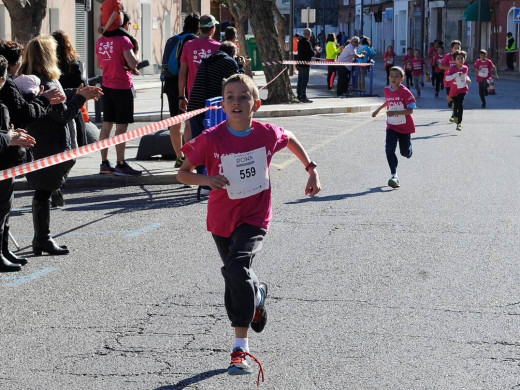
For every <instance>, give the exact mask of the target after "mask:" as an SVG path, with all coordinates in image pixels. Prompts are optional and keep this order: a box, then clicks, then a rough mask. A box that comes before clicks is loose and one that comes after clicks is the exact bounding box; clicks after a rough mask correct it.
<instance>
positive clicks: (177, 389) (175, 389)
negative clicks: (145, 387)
mask: <svg viewBox="0 0 520 390" xmlns="http://www.w3.org/2000/svg"><path fill="white" fill-rule="evenodd" d="M224 373H227V370H226V369H224V368H220V369H218V370H211V371H206V372H201V373H200V374H197V375H194V376H192V377H191V378H186V379H183V380H181V381H180V382H178V383H176V384H175V385H167V386H161V387H157V388H155V389H154V390H181V389H185V388H186V387H188V386H191V385H194V384H196V383H199V382H201V381H203V380H205V379H209V378H211V377H214V376H216V375H221V374H224Z"/></svg>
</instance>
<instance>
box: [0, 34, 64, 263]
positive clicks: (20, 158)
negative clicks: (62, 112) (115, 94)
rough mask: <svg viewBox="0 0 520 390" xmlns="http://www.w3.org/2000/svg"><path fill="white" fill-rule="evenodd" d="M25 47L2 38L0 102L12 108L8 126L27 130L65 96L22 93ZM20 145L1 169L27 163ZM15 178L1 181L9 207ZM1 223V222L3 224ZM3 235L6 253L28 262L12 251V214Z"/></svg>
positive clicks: (1, 163) (14, 259) (7, 153)
mask: <svg viewBox="0 0 520 390" xmlns="http://www.w3.org/2000/svg"><path fill="white" fill-rule="evenodd" d="M22 53H23V46H21V45H19V44H18V43H16V42H10V41H3V40H0V55H1V56H3V57H5V59H6V60H7V78H6V80H5V84H4V86H3V88H1V89H0V101H1V102H2V103H3V104H4V105H5V106H6V107H7V109H8V110H9V118H10V119H9V120H8V122H9V123H7V125H8V126H7V127H6V129H7V128H9V126H10V125H13V127H14V128H16V129H25V128H26V126H27V124H28V123H31V122H34V121H35V120H37V119H38V118H40V117H42V116H44V115H46V114H47V108H48V107H49V105H50V104H59V103H61V102H62V101H63V100H64V99H65V95H63V94H62V93H61V92H60V90H59V89H53V90H48V91H45V92H43V93H41V94H40V95H39V96H37V97H35V98H34V99H33V100H31V102H27V101H25V99H24V97H23V96H22V93H21V92H20V90H19V89H18V87H17V86H16V84H15V83H14V82H13V77H15V76H16V73H17V72H18V69H19V68H20V65H21V64H22ZM17 145H19V144H16V143H15V144H11V146H10V147H9V148H7V149H6V150H5V151H4V152H3V153H2V155H1V156H0V170H3V169H6V168H11V167H14V166H16V165H19V164H21V163H23V162H24V159H25V151H24V149H22V148H21V147H19V146H17ZM13 183H14V179H7V180H3V181H1V182H0V196H1V197H2V200H3V201H7V200H9V202H10V203H9V209H11V203H12V198H13V189H14V185H13ZM0 225H1V224H0ZM0 228H3V229H2V230H3V232H2V234H0V246H1V248H2V251H1V254H2V256H3V257H4V258H5V259H6V260H7V261H9V262H11V263H14V264H22V265H24V264H26V263H27V259H26V258H23V257H19V256H16V255H15V254H14V253H13V252H11V251H10V250H9V246H8V245H9V213H8V214H7V216H6V218H5V221H4V223H3V226H0Z"/></svg>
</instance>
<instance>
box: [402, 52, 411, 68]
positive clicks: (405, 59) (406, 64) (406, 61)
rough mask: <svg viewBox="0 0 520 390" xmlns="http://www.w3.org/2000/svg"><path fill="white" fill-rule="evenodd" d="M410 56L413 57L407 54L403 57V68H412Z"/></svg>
mask: <svg viewBox="0 0 520 390" xmlns="http://www.w3.org/2000/svg"><path fill="white" fill-rule="evenodd" d="M412 58H413V57H412V56H409V55H408V54H407V55H405V56H404V57H403V65H404V70H412V67H411V66H410V60H411V59H412Z"/></svg>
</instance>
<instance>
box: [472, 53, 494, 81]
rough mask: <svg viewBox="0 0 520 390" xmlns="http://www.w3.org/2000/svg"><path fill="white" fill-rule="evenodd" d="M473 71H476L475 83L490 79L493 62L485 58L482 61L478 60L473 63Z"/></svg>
mask: <svg viewBox="0 0 520 390" xmlns="http://www.w3.org/2000/svg"><path fill="white" fill-rule="evenodd" d="M474 66H475V69H476V70H477V82H479V83H480V82H481V81H484V80H487V79H490V78H491V71H492V70H493V69H495V65H494V64H493V61H491V60H490V59H489V58H486V59H485V60H484V61H482V60H481V59H480V58H479V59H478V60H476V61H475V65H474Z"/></svg>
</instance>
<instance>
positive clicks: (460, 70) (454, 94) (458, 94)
mask: <svg viewBox="0 0 520 390" xmlns="http://www.w3.org/2000/svg"><path fill="white" fill-rule="evenodd" d="M453 59H454V60H455V65H454V66H452V67H450V68H449V69H448V70H447V71H446V76H445V78H446V81H448V82H450V83H451V85H450V97H451V99H452V101H453V115H452V117H451V119H450V122H455V123H457V128H456V129H457V130H459V131H461V130H462V113H463V111H464V98H465V97H466V94H467V93H468V90H469V88H468V84H469V83H471V80H470V78H469V76H468V71H469V69H468V67H467V66H466V65H464V61H465V60H466V52H465V51H462V50H457V51H456V52H454V53H453ZM452 119H453V120H452Z"/></svg>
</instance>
